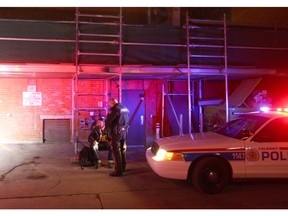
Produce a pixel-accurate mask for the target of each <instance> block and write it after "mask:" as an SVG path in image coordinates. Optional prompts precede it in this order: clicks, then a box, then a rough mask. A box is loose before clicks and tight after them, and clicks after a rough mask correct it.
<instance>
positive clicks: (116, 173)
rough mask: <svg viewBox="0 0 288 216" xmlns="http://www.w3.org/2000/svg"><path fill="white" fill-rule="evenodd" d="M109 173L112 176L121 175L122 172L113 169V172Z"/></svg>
mask: <svg viewBox="0 0 288 216" xmlns="http://www.w3.org/2000/svg"><path fill="white" fill-rule="evenodd" d="M109 175H110V176H113V177H118V176H122V175H123V174H122V173H118V172H117V171H115V172H112V173H110V174H109Z"/></svg>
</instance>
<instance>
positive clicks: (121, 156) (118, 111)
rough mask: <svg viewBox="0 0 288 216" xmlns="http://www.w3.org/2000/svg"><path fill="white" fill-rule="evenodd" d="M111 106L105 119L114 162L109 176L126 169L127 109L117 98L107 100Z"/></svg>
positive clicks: (120, 174)
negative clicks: (113, 167) (113, 168)
mask: <svg viewBox="0 0 288 216" xmlns="http://www.w3.org/2000/svg"><path fill="white" fill-rule="evenodd" d="M109 106H110V107H111V108H110V110H109V113H108V115H107V118H106V121H105V127H106V128H107V129H108V133H109V137H111V141H112V151H113V156H114V162H115V171H114V172H112V173H110V176H122V175H123V172H124V171H125V169H126V148H127V146H126V135H127V133H128V126H129V110H128V109H127V107H125V106H124V105H123V104H121V103H118V101H117V99H115V98H112V99H110V101H109Z"/></svg>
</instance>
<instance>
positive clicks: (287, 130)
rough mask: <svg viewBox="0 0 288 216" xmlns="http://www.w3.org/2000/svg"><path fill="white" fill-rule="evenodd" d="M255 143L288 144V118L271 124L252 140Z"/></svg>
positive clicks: (279, 119)
mask: <svg viewBox="0 0 288 216" xmlns="http://www.w3.org/2000/svg"><path fill="white" fill-rule="evenodd" d="M252 141H255V142H288V118H287V117H286V118H278V119H274V120H272V121H271V122H269V123H268V124H267V125H266V126H265V127H264V128H263V129H261V130H260V131H259V133H257V135H256V136H255V137H254V138H253V139H252Z"/></svg>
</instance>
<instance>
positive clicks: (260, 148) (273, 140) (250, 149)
mask: <svg viewBox="0 0 288 216" xmlns="http://www.w3.org/2000/svg"><path fill="white" fill-rule="evenodd" d="M287 158H288V117H281V118H277V119H274V120H272V121H270V122H269V123H268V124H266V125H265V126H263V127H262V129H260V131H259V132H258V133H257V134H255V135H254V136H253V137H252V138H251V139H249V140H246V177H247V178H257V177H260V178H279V177H288V159H287Z"/></svg>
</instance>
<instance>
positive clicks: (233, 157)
mask: <svg viewBox="0 0 288 216" xmlns="http://www.w3.org/2000/svg"><path fill="white" fill-rule="evenodd" d="M183 154H184V158H185V161H193V160H195V159H196V158H198V157H201V156H209V155H219V156H222V157H223V158H225V159H227V160H229V161H244V160H245V152H244V151H236V152H235V151H234V152H232V151H231V152H210V153H207V152H203V153H183Z"/></svg>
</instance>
